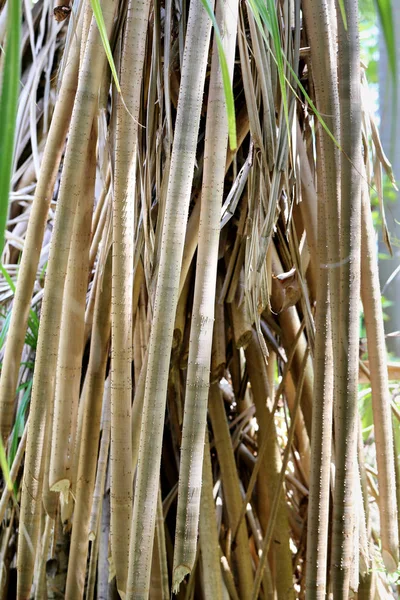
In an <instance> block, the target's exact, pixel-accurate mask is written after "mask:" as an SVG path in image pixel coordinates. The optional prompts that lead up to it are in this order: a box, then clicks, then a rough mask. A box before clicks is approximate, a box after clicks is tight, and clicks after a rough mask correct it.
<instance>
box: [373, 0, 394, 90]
mask: <svg viewBox="0 0 400 600" xmlns="http://www.w3.org/2000/svg"><path fill="white" fill-rule="evenodd" d="M375 5H376V10H377V12H378V15H379V20H380V22H381V26H382V31H383V37H384V39H385V44H386V51H387V55H388V62H389V68H390V72H391V75H392V78H393V81H394V82H395V81H396V79H397V61H396V42H395V32H394V24H393V10H392V0H375Z"/></svg>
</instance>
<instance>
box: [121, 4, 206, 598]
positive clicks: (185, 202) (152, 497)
mask: <svg viewBox="0 0 400 600" xmlns="http://www.w3.org/2000/svg"><path fill="white" fill-rule="evenodd" d="M192 32H193V33H192ZM194 32H195V34H194ZM210 34H211V22H210V20H209V18H208V16H207V14H206V13H205V11H204V8H203V6H202V5H201V4H200V3H197V2H195V3H193V4H191V7H190V14H189V21H188V33H187V38H186V45H185V52H184V60H183V65H182V79H181V92H180V96H179V104H178V111H177V119H176V124H175V136H174V144H173V147H172V155H171V167H170V175H169V183H168V193H167V199H166V207H165V217H164V228H163V236H162V242H161V243H162V253H161V256H160V265H159V268H158V280H157V289H156V297H155V304H154V313H153V314H154V316H153V325H152V329H151V334H150V346H149V358H148V365H147V376H146V389H145V396H144V405H143V416H142V430H141V437H140V449H139V463H138V474H137V483H136V488H135V499H134V507H133V517H132V532H131V552H130V559H129V574H128V587H127V597H128V598H132V599H133V598H143V597H147V595H148V586H149V575H150V562H151V561H150V559H151V553H152V546H153V538H154V526H155V509H156V499H157V493H158V476H157V471H158V469H155V468H154V467H155V466H157V465H159V464H160V459H161V443H162V428H163V422H164V414H163V413H164V411H165V401H166V393H167V383H168V369H169V359H170V352H171V346H172V336H173V320H172V319H171V314H172V315H173V314H175V311H176V305H177V300H178V286H179V271H180V266H181V262H182V252H183V243H184V230H185V226H186V221H187V214H188V209H189V200H190V188H191V183H192V177H193V168H194V162H195V156H196V140H197V135H198V127H199V121H200V110H201V100H202V94H203V88H204V79H205V71H206V66H207V56H208V45H209V39H210ZM194 57H196V60H195V63H194V64H193V62H192V61H193V60H194ZM188 114H190V115H191V116H190V119H189V120H187V115H188ZM145 507H147V511H146V513H147V514H146V523H145V522H144V521H143V519H142V518H141V516H142V515H143V513H144V510H145Z"/></svg>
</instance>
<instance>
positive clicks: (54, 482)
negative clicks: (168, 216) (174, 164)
mask: <svg viewBox="0 0 400 600" xmlns="http://www.w3.org/2000/svg"><path fill="white" fill-rule="evenodd" d="M96 142H97V135H96V128H95V127H92V132H91V135H90V140H89V145H88V150H87V157H86V169H85V175H84V180H83V185H82V192H81V194H80V197H79V200H78V206H77V210H76V215H75V219H74V226H73V231H72V240H71V250H70V253H69V257H68V266H67V277H66V280H65V287H64V296H63V305H62V315H61V332H60V343H59V347H58V358H57V369H56V382H55V398H54V417H53V427H52V432H53V435H52V439H51V450H50V449H49V451H50V467H49V481H48V485H49V488H50V490H51V491H52V492H61V493H62V494H63V495H64V498H63V500H64V501H65V502H67V503H69V502H72V496H71V495H70V489H71V486H72V482H74V484H75V481H76V473H73V465H74V462H75V461H74V452H75V441H76V428H77V418H78V400H79V392H80V384H81V370H82V354H83V349H84V345H83V343H84V339H83V336H84V320H85V308H86V291H87V285H88V279H89V271H88V267H89V248H90V228H91V221H92V213H93V200H94V185H95V178H96ZM75 464H76V463H75Z"/></svg>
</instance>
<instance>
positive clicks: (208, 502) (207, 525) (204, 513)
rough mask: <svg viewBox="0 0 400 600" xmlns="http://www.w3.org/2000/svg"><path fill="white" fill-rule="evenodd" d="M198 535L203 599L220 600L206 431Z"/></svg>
mask: <svg viewBox="0 0 400 600" xmlns="http://www.w3.org/2000/svg"><path fill="white" fill-rule="evenodd" d="M199 534H200V536H199V541H200V551H201V563H202V567H203V581H204V598H205V600H222V598H223V596H222V572H221V561H220V555H219V552H220V550H219V543H218V530H217V523H216V518H215V503H214V498H213V477H212V470H211V458H210V445H209V443H208V432H207V431H206V440H205V446H204V456H203V486H202V488H201V506H200V520H199Z"/></svg>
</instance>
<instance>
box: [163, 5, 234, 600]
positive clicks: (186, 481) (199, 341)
mask: <svg viewBox="0 0 400 600" xmlns="http://www.w3.org/2000/svg"><path fill="white" fill-rule="evenodd" d="M237 15H238V6H237V2H236V1H235V0H233V2H231V3H229V2H226V3H224V4H218V5H217V22H218V24H219V27H220V29H221V34H222V36H223V40H224V51H225V54H226V55H227V56H228V71H229V75H230V79H231V80H232V77H233V66H234V54H235V52H234V49H235V46H236V30H237ZM222 140H225V144H223V143H222ZM227 142H228V123H227V114H226V106H225V97H224V88H223V81H222V73H221V65H220V59H219V56H218V52H217V42H216V40H214V48H213V58H212V66H211V77H210V90H209V98H208V111H207V123H206V142H205V149H204V167H203V169H204V174H203V183H202V195H201V209H200V227H199V243H198V250H197V265H196V281H195V288H194V300H193V318H192V323H191V331H190V344H189V358H188V373H187V380H186V392H185V411H184V416H183V428H182V447H181V465H180V475H179V493H178V509H177V510H178V516H177V529H176V533H175V552H174V580H173V588H174V589H175V591H177V590H178V589H179V585H180V583H181V581H182V579H183V578H184V577H185V575H186V574H187V573H190V572H191V570H192V569H193V565H194V560H195V556H196V546H197V534H198V522H199V512H200V496H201V480H202V465H203V451H204V444H203V438H204V435H203V434H204V433H205V427H206V418H207V400H208V390H209V381H210V365H211V349H212V339H213V325H214V304H215V289H216V277H217V263H218V245H219V232H220V216H221V208H220V207H221V202H222V194H223V182H224V177H225V162H226V150H227Z"/></svg>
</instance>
